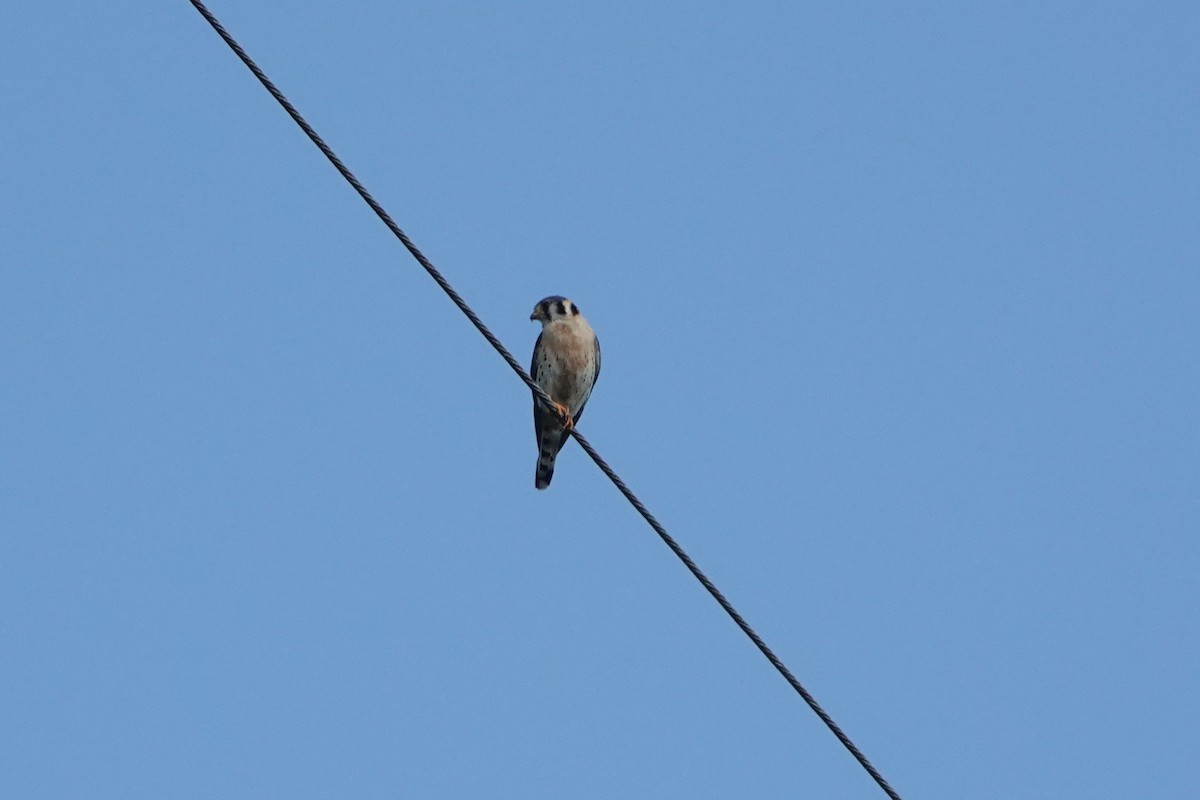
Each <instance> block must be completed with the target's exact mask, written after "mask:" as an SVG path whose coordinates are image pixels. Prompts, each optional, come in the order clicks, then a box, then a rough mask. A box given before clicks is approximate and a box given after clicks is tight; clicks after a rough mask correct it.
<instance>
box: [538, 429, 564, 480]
mask: <svg viewBox="0 0 1200 800" xmlns="http://www.w3.org/2000/svg"><path fill="white" fill-rule="evenodd" d="M561 449H562V428H558V427H556V426H554V425H546V426H545V427H543V428H542V440H541V441H540V442H538V460H537V471H536V472H535V473H534V476H533V485H534V486H535V487H537V488H538V489H545V488H546V487H547V486H549V485H550V479H551V478H553V477H554V459H555V458H556V457H557V456H558V451H559V450H561Z"/></svg>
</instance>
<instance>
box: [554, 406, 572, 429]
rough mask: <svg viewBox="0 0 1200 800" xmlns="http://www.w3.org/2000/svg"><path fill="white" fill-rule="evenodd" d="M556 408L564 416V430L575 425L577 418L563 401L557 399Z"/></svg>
mask: <svg viewBox="0 0 1200 800" xmlns="http://www.w3.org/2000/svg"><path fill="white" fill-rule="evenodd" d="M554 410H555V411H557V412H558V413H559V416H561V417H562V418H563V430H564V431H569V430H571V429H572V428H574V427H575V420H574V419H572V418H571V412H570V410H569V409H568V408H567V407H566V406H564V405H563V404H562V403H559V402H557V401H555V403H554Z"/></svg>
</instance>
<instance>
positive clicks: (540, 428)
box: [529, 295, 600, 489]
mask: <svg viewBox="0 0 1200 800" xmlns="http://www.w3.org/2000/svg"><path fill="white" fill-rule="evenodd" d="M529 318H530V319H531V320H537V321H539V322H541V323H542V332H541V335H539V336H538V338H537V343H536V344H534V346H533V365H532V366H531V367H530V368H529V375H530V377H532V378H533V380H534V381H535V382H536V383H537V385H538V386H540V387H542V390H543V391H545V392H546V394H548V395H550V399H551V400H553V401H554V404H555V406H556V407H557V411H558V412H560V413H561V414H562V416H564V417H566V420H567V421H566V424H565V425H564V424H563V422H562V420H561V419H560V418H559V416H558V415H556V414H555V410H554V409H549V408H546V406H545V404H544V403H542V402H541V401H540V400H538V397H537V395H536V394H535V395H534V396H533V430H534V433H535V434H536V435H537V442H538V461H537V472H536V473H535V475H534V481H533V485H534V486H536V487H537V488H539V489H545V488H546V487H547V486H549V485H550V479H551V478H553V477H554V459H555V457H556V456H557V455H558V451H559V450H562V448H563V445H565V444H566V443H567V439H568V438H570V435H571V434H570V431H571V428H573V427H574V426H575V423H576V422H578V421H579V418H580V417H581V416H583V407H584V406H585V405H587V401H588V397H590V396H591V394H592V387H593V386H595V385H596V378H598V377H599V376H600V340H599V339H597V338H596V333H595V331H593V330H592V326H591V325H588V323H587V320H586V319H584V318H583V315H582V314H580V313H579V306H577V305H575V304H574V303H572V302H571V301H570V300H568V299H567V298H565V297H560V296H559V295H552V296H550V297H547V298H546V299H545V300H542V301H541V302H539V303H538V304H537V305H536V306H534V309H533V313H532V314H530V315H529Z"/></svg>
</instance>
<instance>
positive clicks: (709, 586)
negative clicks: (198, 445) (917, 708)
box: [189, 0, 901, 800]
mask: <svg viewBox="0 0 1200 800" xmlns="http://www.w3.org/2000/svg"><path fill="white" fill-rule="evenodd" d="M189 2H190V3H191V4H192V5H193V6H194V7H195V8H196V10H197V11H198V12H200V15H201V16H202V17H204V19H205V20H206V21H207V22H208V24H209V25H211V26H212V28H213V30H215V31H216V32H217V35H218V36H220V37H221V39H223V40H224V42H225V44H226V45H228V46H229V49H230V50H232V51H233V52H234V54H235V55H237V57H238V58H239V59H241V61H242V63H243V64H245V65H246V68H247V69H249V70H250V72H252V73H253V74H254V77H256V78H258V81H259V83H261V84H262V85H263V87H264V88H265V89H266V90H267V91H268V92H270V94H271V96H272V97H274V98H275V100H276V101H277V102H278V103H279V105H281V106H282V107H283V110H284V111H286V112H287V113H288V115H289V116H290V117H291V118H292V120H293V121H295V123H296V124H297V125H298V126H300V129H301V130H303V131H304V133H305V134H306V135H307V136H308V138H309V139H311V140H312V143H313V144H315V145H316V146H317V149H319V150H320V151H321V152H322V153H324V155H325V157H326V158H327V159H329V162H330V163H331V164H333V166H334V168H336V169H337V171H338V172H339V173H341V175H342V177H343V178H345V179H346V182H347V183H349V184H350V185H351V186H352V187H353V188H354V191H356V192H358V194H359V196H360V197H361V198H362V199H363V201H364V202H366V204H367V205H368V206H370V207H371V210H372V211H374V212H375V215H376V216H378V217H379V219H380V220H382V221H383V224H384V225H386V226H387V227H388V230H390V231H391V232H392V233H393V234H394V235H395V236H396V238H397V239H399V240H400V243H401V244H403V245H404V247H405V248H406V249H407V250H408V252H409V253H411V254H412V257H413V258H415V259H416V260H417V263H418V264H420V265H421V266H422V267H423V268H424V269H425V271H426V272H428V273H429V276H430V277H431V278H433V280H434V281H435V282H436V283H437V285H438V286H440V287H441V288H442V291H443V292H445V293H446V295H447V296H448V297H449V298H450V299H451V300H452V301H453V302H454V304H455V305H456V306H458V309H459V310H460V311H462V313H463V314H464V315H465V316H466V318H467V319H469V320H470V321H471V324H472V325H474V326H475V328H476V329H477V330H478V331H479V332H480V333H481V334H483V338H485V339H487V341H488V344H490V345H491V346H492V347H493V348H495V350H496V352H497V353H499V354H500V356H501V357H502V358H503V359H504V360H505V361H506V362H508V365H509V366H510V367H511V368H512V370H513V372H515V373H516V374H517V376H518V377H519V378H520V379H521V380H522V381H524V382H525V385H526V386H528V387H529V388H530V390H531V391H532V392H533V394H534V396H536V397H537V398H538V400H540V401H541V402H542V403H543V404H544V405H545V406H546V407H547V408H548V409H552V410H554V412H555V413H557V404H556V403H554V401H553V400H551V399H550V396H549V395H548V394H546V392H545V391H544V390H543V389H542V387H540V386H538V385H537V384H536V383H534V381H533V378H531V377H530V376H529V373H527V372H526V371H525V369H524V368H523V367H522V366H521V365H520V364H519V363H518V362H517V360H516V359H515V358H513V355H512V353H510V352H509V351H508V349H507V348H506V347H505V346H504V345H503V344H502V343H501V342H500V340H499V339H498V338H496V335H495V334H493V333H492V332H491V330H489V329H488V327H487V325H485V324H484V323H483V320H481V319H480V318H479V315H477V314H476V313H475V311H474V310H473V309H472V308H471V307H470V306H469V305H467V302H466V301H465V300H463V299H462V297H461V296H460V295H459V293H458V292H457V291H455V289H454V287H453V286H451V285H450V282H449V281H447V280H446V278H445V277H444V276H443V275H442V273H441V272H440V271H439V270H438V268H437V267H435V266H434V265H433V263H432V262H431V261H430V260H429V259H428V258H426V257H425V254H424V253H422V252H421V251H420V250H419V249H418V248H417V246H416V245H415V244H413V242H412V240H411V239H409V238H408V235H407V234H406V233H404V231H403V230H401V229H400V226H399V225H397V224H396V222H395V220H393V219H392V217H391V215H390V214H388V213H387V211H386V210H384V208H383V206H381V205H380V204H379V202H378V201H377V200H376V199H375V198H374V197H373V196H372V195H371V193H370V192H368V191H367V189H366V187H364V186H363V185H362V183H361V182H360V181H359V180H358V178H356V177H355V176H354V173H352V172H351V171H350V170H349V168H347V167H346V165H345V164H343V163H342V160H341V159H340V158H339V157H338V155H337V153H335V152H334V151H333V148H331V147H330V146H329V145H328V144H326V143H325V140H324V139H322V138H321V136H320V135H319V134H318V133H317V132H316V130H314V129H313V127H312V126H311V125H309V124H308V121H307V120H306V119H304V117H303V116H301V114H300V112H299V111H297V110H296V107H295V106H293V105H292V103H291V101H290V100H288V99H287V97H285V96H284V94H283V92H281V91H280V90H279V88H278V87H276V86H275V84H274V82H272V81H271V79H270V78H268V77H267V75H266V73H265V72H263V71H262V69H261V68H260V67H259V66H258V64H256V63H255V62H254V59H252V58H250V56H249V54H247V53H246V51H245V50H243V49H242V46H241V45H240V44H238V43H237V40H235V39H234V38H233V36H231V35H230V33H229V31H227V30H225V26H224V25H222V24H221V22H220V20H218V19H217V18H216V16H214V15H213V13H212V12H211V11H209V10H208V7H207V6H205V5H204V3H203V2H201V0H189ZM559 416H560V419H561V420H562V421H563V422H566V421H567V419H566V417H564V416H562V415H561V414H560V415H559ZM571 435H572V436H573V437H575V440H576V441H577V442H579V446H580V447H582V448H583V450H584V452H585V453H587V454H588V456H589V457H590V458H591V459H592V461H594V462H596V466H597V467H599V468H600V471H601V472H603V473H604V474H605V475H606V476H607V477H608V479H609V480H610V481H612V483H613V485H614V486H616V487H617V489H618V490H619V491H620V492H621V494H623V495H624V496H625V499H626V500H628V501H629V503H630V505H632V506H633V507H634V509H636V510H637V512H638V513H639V514H641V515H642V518H643V519H645V520H646V522H647V523H648V524H649V525H650V527H651V528H652V529H653V530H654V532H655V533H657V534H658V536H659V538H660V539H662V540H663V542H664V543H665V544H666V545H667V547H669V548H671V552H673V553H674V554H675V555H676V556H677V557H678V558H679V560H680V561H682V562H683V564H684V566H686V567H687V568H688V570H689V571H690V572H691V573H692V575H693V576H695V578H696V580H698V581H700V584H701V585H702V586H703V587H704V588H705V589H706V590H707V591H708V593H709V594H710V595H712V596H713V599H714V600H716V601H717V603H718V604H720V606H721V608H722V609H724V610H725V613H726V614H728V615H729V617H730V618H731V619H732V620H733V621H734V622H735V623H736V624H737V626H738V627H739V628H741V629H742V632H743V633H744V634H746V636H747V637H748V638H749V639H750V641H751V642H753V643H754V646H755V647H757V648H758V649H759V650H760V651H761V652H762V654H763V655H764V656H766V658H767V660H768V661H770V662H771V666H773V667H775V669H776V670H777V671H778V672H779V674H780V675H782V676H783V678H784V680H786V681H787V682H788V684H790V685H791V687H792V688H793V689H794V690H796V693H797V694H799V695H800V697H801V698H802V699H803V700H804V702H805V703H807V704H808V706H809V708H811V709H812V710H813V712H814V713H815V714H816V715H817V716H818V717H819V718H820V719H821V721H822V722H824V723H825V726H826V727H827V728H829V730H830V731H831V732H832V733H833V735H834V736H836V737H837V739H838V741H840V742H841V743H842V745H843V746H844V747H845V748H846V749H847V750H848V751H849V752H850V754H851V755H853V756H854V758H855V759H856V760H857V761H858V763H859V764H860V765H861V766H862V768H863V769H864V770H866V771H867V774H868V775H870V776H871V777H872V778H873V779H874V780H875V782H876V783H877V784H879V787H880V788H881V789H883V791H884V792H885V793H886V794H887V796H888V797H890V798H891V799H892V800H901V797H900V795H899V794H897V792H896V790H895V789H893V788H892V787H891V785H890V784H888V782H887V781H886V780H885V779H884V777H883V775H881V774H880V773H879V770H877V769H876V768H875V766H874V765H873V764H872V763H871V762H870V761H869V760H868V759H867V757H866V756H865V755H863V753H862V751H861V750H859V749H858V747H857V746H856V745H855V744H854V742H852V741H851V740H850V737H849V736H847V735H846V734H845V732H844V731H842V729H841V727H840V726H839V725H838V724H837V723H836V722H834V720H833V718H832V717H831V716H829V714H828V713H827V712H826V711H825V709H824V708H822V707H821V705H820V703H818V702H817V700H816V698H814V697H813V696H812V694H810V693H809V691H808V690H807V689H805V688H804V686H803V685H802V684H801V683H800V681H799V680H797V679H796V676H795V675H793V674H792V672H791V670H789V669H788V668H787V666H786V665H784V663H783V661H782V660H780V658H779V656H777V655H775V652H774V651H773V650H771V648H770V647H768V646H767V643H766V642H764V641H763V640H762V637H761V636H759V635H758V633H757V632H756V631H755V630H754V629H753V628H752V627H750V624H749V623H748V622H746V620H745V619H744V618H743V617H742V615H741V614H739V613H738V611H737V609H736V608H734V607H733V604H732V603H730V602H729V601H728V600H727V599H726V598H725V595H723V594H722V593H721V591H720V590H719V589H718V588H717V587H716V585H715V584H713V582H712V581H711V580H709V578H708V576H707V575H705V574H704V572H703V571H702V570H701V569H700V567H698V566H697V565H696V562H694V561H692V558H691V556H689V555H688V554H687V552H686V551H685V550H684V549H683V547H681V546H680V545H679V543H678V542H676V541H675V539H674V538H673V537H672V536H671V535H670V534H669V533H667V530H666V528H664V527H663V526H662V523H660V522H659V521H658V520H657V519H656V518H655V516H654V515H653V514H651V513H650V511H649V509H647V508H646V506H645V505H644V504H643V503H642V501H641V500H639V499H638V497H637V495H635V494H634V493H633V491H632V490H631V489H630V488H629V487H628V486H626V485H625V481H623V480H621V476H620V475H618V474H617V473H616V471H615V470H613V468H612V467H611V466H609V464H608V462H607V461H605V460H604V458H603V457H601V455H600V454H599V453H598V452H596V449H595V448H594V447H592V445H591V443H590V442H589V441H588V440H587V439H586V438H584V436H583V434H581V433H580V432H579V430H578V429H576V428H574V427H572V428H571Z"/></svg>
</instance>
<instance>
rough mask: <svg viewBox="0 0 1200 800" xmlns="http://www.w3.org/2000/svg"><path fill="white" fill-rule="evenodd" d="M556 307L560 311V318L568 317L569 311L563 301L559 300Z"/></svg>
mask: <svg viewBox="0 0 1200 800" xmlns="http://www.w3.org/2000/svg"><path fill="white" fill-rule="evenodd" d="M555 307H556V308H557V309H558V315H559V316H560V317H565V316H566V315H567V309H566V308H565V307H564V306H563V301H562V300H559V301H558V304H557V305H556V306H555Z"/></svg>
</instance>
